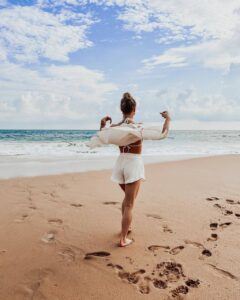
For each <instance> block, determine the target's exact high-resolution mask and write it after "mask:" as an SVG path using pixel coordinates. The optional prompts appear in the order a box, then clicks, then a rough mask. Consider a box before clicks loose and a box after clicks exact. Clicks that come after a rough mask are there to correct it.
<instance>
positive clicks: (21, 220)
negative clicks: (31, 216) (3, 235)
mask: <svg viewBox="0 0 240 300" xmlns="http://www.w3.org/2000/svg"><path fill="white" fill-rule="evenodd" d="M27 217H28V214H22V216H21V218H20V219H15V220H14V222H15V223H22V222H24V221H25V219H26V218H27Z"/></svg>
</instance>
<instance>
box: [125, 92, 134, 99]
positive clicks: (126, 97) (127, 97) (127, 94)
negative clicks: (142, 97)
mask: <svg viewBox="0 0 240 300" xmlns="http://www.w3.org/2000/svg"><path fill="white" fill-rule="evenodd" d="M123 99H126V100H132V96H131V94H130V93H128V92H127V93H124V94H123Z"/></svg>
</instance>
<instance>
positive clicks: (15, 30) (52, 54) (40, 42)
mask: <svg viewBox="0 0 240 300" xmlns="http://www.w3.org/2000/svg"><path fill="white" fill-rule="evenodd" d="M93 22H94V21H93V19H92V17H91V16H90V14H81V13H74V12H71V11H66V10H61V11H60V12H59V13H55V14H54V13H50V12H46V11H44V10H42V9H40V8H38V7H35V6H12V7H8V8H3V9H1V10H0V32H1V35H0V59H1V58H2V59H3V58H4V57H5V56H6V55H5V56H4V55H3V53H5V54H6V53H7V55H8V58H9V59H11V58H13V59H15V60H16V61H20V62H36V61H37V60H38V59H39V58H41V57H42V58H47V59H50V60H56V61H67V60H68V55H69V54H70V53H71V52H74V51H77V50H78V49H81V48H86V47H89V46H91V45H92V43H91V42H90V41H89V40H88V39H87V37H86V31H87V30H88V28H89V26H90V25H91V24H92V23H93ZM1 49H2V50H1Z"/></svg>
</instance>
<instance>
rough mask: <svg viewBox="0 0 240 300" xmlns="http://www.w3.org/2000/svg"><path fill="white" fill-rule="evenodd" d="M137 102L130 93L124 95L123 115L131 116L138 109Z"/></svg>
mask: <svg viewBox="0 0 240 300" xmlns="http://www.w3.org/2000/svg"><path fill="white" fill-rule="evenodd" d="M136 105H137V103H136V101H135V100H134V99H133V97H132V96H131V94H130V93H124V94H123V96H122V99H121V105H120V108H121V111H122V113H123V114H130V113H131V112H132V111H133V110H134V109H135V108H136Z"/></svg>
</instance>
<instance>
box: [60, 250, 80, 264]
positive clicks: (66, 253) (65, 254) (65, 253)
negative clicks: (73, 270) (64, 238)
mask: <svg viewBox="0 0 240 300" xmlns="http://www.w3.org/2000/svg"><path fill="white" fill-rule="evenodd" d="M58 255H60V256H61V257H62V258H63V259H64V260H67V261H69V262H73V261H75V258H76V253H75V252H74V251H73V249H71V248H70V247H66V248H63V249H62V250H61V251H59V252H58Z"/></svg>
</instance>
